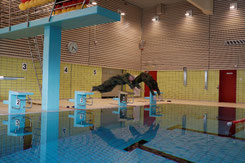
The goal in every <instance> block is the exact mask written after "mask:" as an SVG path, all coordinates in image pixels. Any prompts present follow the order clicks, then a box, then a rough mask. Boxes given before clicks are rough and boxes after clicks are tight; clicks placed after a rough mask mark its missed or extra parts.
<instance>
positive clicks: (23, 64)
mask: <svg viewBox="0 0 245 163" xmlns="http://www.w3.org/2000/svg"><path fill="white" fill-rule="evenodd" d="M22 70H24V71H26V70H27V64H26V63H22Z"/></svg>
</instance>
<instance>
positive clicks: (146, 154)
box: [0, 104, 245, 163]
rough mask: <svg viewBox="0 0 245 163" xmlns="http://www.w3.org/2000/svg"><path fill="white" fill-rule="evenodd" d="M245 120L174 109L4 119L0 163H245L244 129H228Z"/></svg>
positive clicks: (230, 113) (234, 113) (218, 111)
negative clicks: (231, 123) (141, 142)
mask: <svg viewBox="0 0 245 163" xmlns="http://www.w3.org/2000/svg"><path fill="white" fill-rule="evenodd" d="M243 118H245V109H236V108H223V107H206V106H190V105H173V104H169V105H160V106H158V107H157V108H156V107H154V106H152V107H150V106H145V107H130V108H127V109H125V108H120V109H119V108H115V109H103V110H100V109H98V110H89V111H83V110H76V111H69V112H44V113H39V114H26V115H8V116H0V122H1V123H0V162H1V163H2V162H11V163H12V162H181V161H182V162H183V161H184V162H205V163H206V162H215V163H216V162H222V163H223V162H227V163H228V162H245V123H241V124H237V125H235V126H231V127H229V126H227V122H230V121H233V120H236V119H243ZM142 140H144V141H145V144H142V145H140V146H136V145H135V143H136V144H137V142H140V141H142ZM132 145H133V146H136V147H135V148H133V147H132ZM130 146H131V147H132V148H131V150H130V151H126V150H124V149H128V147H130ZM146 149H147V150H146ZM156 151H157V152H158V154H157V152H156ZM159 152H160V155H159Z"/></svg>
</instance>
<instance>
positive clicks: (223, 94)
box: [219, 70, 236, 103]
mask: <svg viewBox="0 0 245 163" xmlns="http://www.w3.org/2000/svg"><path fill="white" fill-rule="evenodd" d="M219 102H233V103H236V70H220V79H219Z"/></svg>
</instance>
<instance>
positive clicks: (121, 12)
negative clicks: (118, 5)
mask: <svg viewBox="0 0 245 163" xmlns="http://www.w3.org/2000/svg"><path fill="white" fill-rule="evenodd" d="M117 12H118V13H119V14H120V15H121V16H124V15H126V13H125V12H123V11H121V10H119V9H118V10H117Z"/></svg>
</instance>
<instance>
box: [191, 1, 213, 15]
mask: <svg viewBox="0 0 245 163" xmlns="http://www.w3.org/2000/svg"><path fill="white" fill-rule="evenodd" d="M187 1H188V2H189V3H191V4H192V5H193V6H195V7H197V8H199V9H200V10H201V11H202V12H203V13H204V14H206V15H213V10H214V1H213V0H187Z"/></svg>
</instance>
